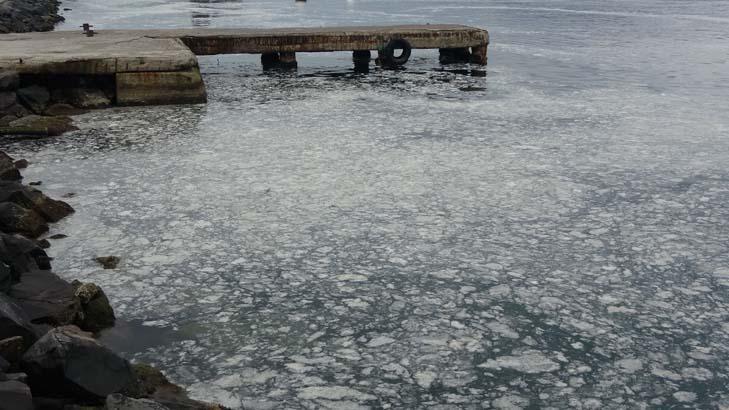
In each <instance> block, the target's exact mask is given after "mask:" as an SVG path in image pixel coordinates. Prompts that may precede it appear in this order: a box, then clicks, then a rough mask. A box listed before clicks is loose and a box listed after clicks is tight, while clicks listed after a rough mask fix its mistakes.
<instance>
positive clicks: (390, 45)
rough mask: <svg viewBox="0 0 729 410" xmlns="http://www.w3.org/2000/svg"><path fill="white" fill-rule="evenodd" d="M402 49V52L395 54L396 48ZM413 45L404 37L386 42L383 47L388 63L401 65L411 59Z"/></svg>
mask: <svg viewBox="0 0 729 410" xmlns="http://www.w3.org/2000/svg"><path fill="white" fill-rule="evenodd" d="M397 49H402V54H400V55H399V56H396V55H395V50H397ZM412 50H413V47H412V46H411V45H410V43H409V42H408V41H407V40H405V39H404V38H398V39H393V40H390V41H388V42H387V44H385V47H384V48H383V54H384V57H385V58H384V60H385V62H386V63H387V64H388V65H392V66H401V65H405V63H407V62H408V60H409V59H410V54H411V53H412Z"/></svg>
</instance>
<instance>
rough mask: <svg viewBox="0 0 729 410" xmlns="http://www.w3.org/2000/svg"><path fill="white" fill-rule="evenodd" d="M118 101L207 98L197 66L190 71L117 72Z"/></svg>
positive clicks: (142, 102) (170, 101)
mask: <svg viewBox="0 0 729 410" xmlns="http://www.w3.org/2000/svg"><path fill="white" fill-rule="evenodd" d="M116 102H117V104H118V105H164V104H197V103H204V102H207V93H206V91H205V84H204V83H203V80H202V76H201V75H200V70H199V69H198V68H194V69H191V70H189V71H172V72H144V73H118V74H117V75H116Z"/></svg>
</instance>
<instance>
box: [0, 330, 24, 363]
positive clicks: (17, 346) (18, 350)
mask: <svg viewBox="0 0 729 410" xmlns="http://www.w3.org/2000/svg"><path fill="white" fill-rule="evenodd" d="M23 351H24V341H23V338H22V337H21V336H13V337H8V338H6V339H2V340H0V356H2V357H4V358H5V360H7V361H8V362H10V363H11V364H12V363H19V362H20V358H21V357H22V356H23Z"/></svg>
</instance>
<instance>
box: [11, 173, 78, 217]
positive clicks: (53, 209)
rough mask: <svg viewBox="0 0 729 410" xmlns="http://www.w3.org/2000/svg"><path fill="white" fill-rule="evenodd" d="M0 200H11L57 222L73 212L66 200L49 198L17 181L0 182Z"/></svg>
mask: <svg viewBox="0 0 729 410" xmlns="http://www.w3.org/2000/svg"><path fill="white" fill-rule="evenodd" d="M0 202H12V203H15V204H18V205H20V206H22V207H23V208H26V209H32V210H33V211H35V212H37V213H38V214H40V215H41V216H42V217H43V218H45V220H46V221H48V222H58V221H60V220H61V219H63V218H65V217H66V216H68V215H70V214H72V213H73V212H74V210H73V208H72V207H71V205H69V204H67V203H66V202H63V201H58V200H55V199H51V198H49V197H47V196H46V195H44V194H43V193H42V192H41V191H39V190H37V189H35V188H31V187H27V186H24V185H23V184H21V183H18V182H0Z"/></svg>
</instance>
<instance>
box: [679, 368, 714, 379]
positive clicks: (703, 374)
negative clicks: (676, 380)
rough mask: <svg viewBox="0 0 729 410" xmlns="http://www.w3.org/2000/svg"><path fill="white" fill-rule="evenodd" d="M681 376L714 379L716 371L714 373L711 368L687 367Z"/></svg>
mask: <svg viewBox="0 0 729 410" xmlns="http://www.w3.org/2000/svg"><path fill="white" fill-rule="evenodd" d="M681 376H683V377H684V378H690V379H696V380H702V381H706V380H711V379H713V378H714V373H712V372H711V370H708V369H704V368H701V367H687V368H685V369H683V370H682V371H681Z"/></svg>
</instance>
